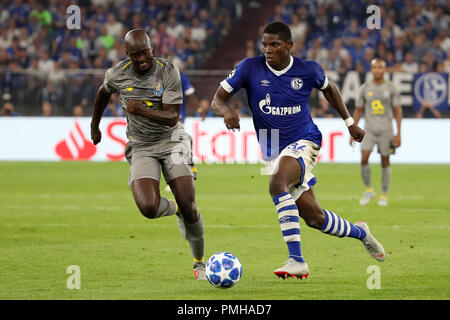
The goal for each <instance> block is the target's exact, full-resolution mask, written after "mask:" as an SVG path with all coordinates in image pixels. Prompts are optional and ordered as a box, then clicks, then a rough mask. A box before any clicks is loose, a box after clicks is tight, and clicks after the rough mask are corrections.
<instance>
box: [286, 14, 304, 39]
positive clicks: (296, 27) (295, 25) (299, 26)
mask: <svg viewBox="0 0 450 320" xmlns="http://www.w3.org/2000/svg"><path fill="white" fill-rule="evenodd" d="M289 27H290V28H291V33H292V40H293V41H304V40H305V39H306V32H307V28H308V26H307V24H306V22H305V21H300V18H299V17H298V15H296V14H294V15H293V16H292V23H291V25H290V26H289Z"/></svg>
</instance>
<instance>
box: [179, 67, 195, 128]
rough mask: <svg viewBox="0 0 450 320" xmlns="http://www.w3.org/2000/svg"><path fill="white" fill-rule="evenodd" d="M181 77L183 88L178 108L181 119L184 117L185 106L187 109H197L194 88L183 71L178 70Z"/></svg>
mask: <svg viewBox="0 0 450 320" xmlns="http://www.w3.org/2000/svg"><path fill="white" fill-rule="evenodd" d="M180 77H181V88H182V90H183V104H182V105H181V109H180V116H181V118H182V119H183V122H184V119H185V118H186V108H189V109H191V110H192V109H197V107H198V98H197V96H196V95H195V88H194V86H193V85H192V84H191V82H190V81H189V79H188V77H187V76H186V75H185V74H184V72H182V71H180Z"/></svg>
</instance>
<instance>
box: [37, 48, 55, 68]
mask: <svg viewBox="0 0 450 320" xmlns="http://www.w3.org/2000/svg"><path fill="white" fill-rule="evenodd" d="M54 64H55V62H54V61H53V60H52V59H50V58H49V57H48V53H47V51H45V50H42V51H41V52H40V54H39V62H38V69H39V70H40V71H42V72H46V73H50V72H52V71H53V70H54V69H55V67H54Z"/></svg>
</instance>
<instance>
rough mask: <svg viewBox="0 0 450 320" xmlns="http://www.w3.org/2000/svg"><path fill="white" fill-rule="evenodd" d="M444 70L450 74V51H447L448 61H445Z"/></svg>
mask: <svg viewBox="0 0 450 320" xmlns="http://www.w3.org/2000/svg"><path fill="white" fill-rule="evenodd" d="M444 70H445V72H447V73H450V49H448V50H447V59H445V61H444Z"/></svg>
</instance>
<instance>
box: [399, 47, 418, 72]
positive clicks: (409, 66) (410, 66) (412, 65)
mask: <svg viewBox="0 0 450 320" xmlns="http://www.w3.org/2000/svg"><path fill="white" fill-rule="evenodd" d="M402 71H404V72H412V73H417V72H418V71H419V65H418V63H417V62H415V61H414V56H413V54H412V53H411V52H408V53H407V54H406V55H405V62H403V63H402Z"/></svg>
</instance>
